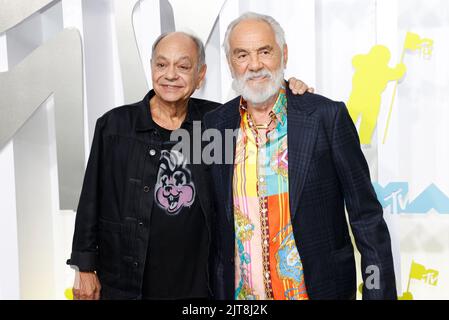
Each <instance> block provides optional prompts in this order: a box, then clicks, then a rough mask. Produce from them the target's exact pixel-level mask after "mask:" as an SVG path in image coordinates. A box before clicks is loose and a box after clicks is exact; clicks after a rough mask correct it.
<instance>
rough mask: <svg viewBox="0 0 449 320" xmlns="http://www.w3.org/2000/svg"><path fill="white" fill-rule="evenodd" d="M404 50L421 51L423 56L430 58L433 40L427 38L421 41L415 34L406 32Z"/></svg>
mask: <svg viewBox="0 0 449 320" xmlns="http://www.w3.org/2000/svg"><path fill="white" fill-rule="evenodd" d="M404 48H405V49H406V50H412V51H416V50H421V52H422V53H423V54H424V55H425V56H427V57H430V56H431V55H432V50H433V40H432V39H427V38H426V39H422V38H421V37H420V36H419V35H417V34H416V33H413V32H407V37H406V38H405V45H404Z"/></svg>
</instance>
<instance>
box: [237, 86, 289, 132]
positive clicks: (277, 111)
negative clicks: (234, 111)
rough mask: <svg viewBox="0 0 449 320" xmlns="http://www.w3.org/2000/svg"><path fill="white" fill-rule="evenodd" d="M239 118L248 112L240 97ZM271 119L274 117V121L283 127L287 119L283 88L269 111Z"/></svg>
mask: <svg viewBox="0 0 449 320" xmlns="http://www.w3.org/2000/svg"><path fill="white" fill-rule="evenodd" d="M239 109H240V116H241V117H242V119H243V117H244V115H245V114H246V112H247V111H248V104H247V102H246V100H245V99H243V97H240V108H239ZM270 116H271V117H276V120H277V121H278V122H280V123H281V125H284V123H285V121H286V119H287V95H286V90H285V87H284V86H282V87H281V89H280V91H279V94H278V98H277V100H276V103H275V104H274V106H273V108H272V109H271V111H270Z"/></svg>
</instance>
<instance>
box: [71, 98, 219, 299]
mask: <svg viewBox="0 0 449 320" xmlns="http://www.w3.org/2000/svg"><path fill="white" fill-rule="evenodd" d="M153 96H154V91H150V92H149V93H148V94H147V95H146V97H145V98H144V99H143V100H142V101H140V102H138V103H136V104H132V105H127V106H123V107H119V108H116V109H113V110H111V111H109V112H107V113H106V114H105V115H103V116H102V117H101V118H99V119H98V121H97V124H96V128H95V135H94V139H93V143H92V148H91V152H90V157H89V162H88V165H87V169H86V173H85V177H84V183H83V188H82V192H81V197H80V201H79V205H78V210H77V215H76V223H75V233H74V237H73V245H72V254H71V258H70V259H69V260H68V261H67V263H68V264H70V265H75V266H77V267H78V268H79V270H80V271H96V272H97V274H98V277H99V279H100V283H101V285H102V292H101V295H102V297H103V298H112V299H114V298H118V299H139V298H140V297H141V288H142V279H143V272H144V267H145V257H146V253H147V246H148V239H149V233H150V225H149V221H150V214H149V213H150V212H151V210H152V207H153V197H151V196H146V195H148V194H151V193H154V186H155V184H156V178H157V170H158V162H159V156H160V150H161V140H160V137H159V136H158V134H157V130H156V128H155V127H154V123H153V121H152V120H151V113H150V111H149V101H150V100H151V98H152V97H153ZM218 105H219V104H217V103H215V102H210V101H206V100H200V99H193V98H192V99H190V101H189V106H188V108H189V109H188V115H187V119H186V121H185V122H184V124H183V127H184V126H189V125H192V123H193V121H201V120H202V118H203V116H204V114H205V113H207V112H208V111H211V110H213V109H214V108H216V107H217V106H218ZM192 174H193V175H194V177H195V179H196V186H197V190H198V195H199V200H200V204H201V206H202V210H203V212H204V214H205V219H206V225H207V228H208V230H207V231H208V234H209V241H210V239H211V234H210V233H211V228H212V220H213V215H214V204H213V202H212V200H211V199H212V196H211V195H210V192H211V187H210V186H211V178H210V174H209V168H208V167H207V166H206V165H202V164H201V165H192Z"/></svg>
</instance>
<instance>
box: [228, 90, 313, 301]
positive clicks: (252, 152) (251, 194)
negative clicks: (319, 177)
mask: <svg viewBox="0 0 449 320" xmlns="http://www.w3.org/2000/svg"><path fill="white" fill-rule="evenodd" d="M240 113H241V116H242V118H241V119H242V120H241V124H240V133H239V136H238V139H237V145H236V154H235V166H234V179H233V199H234V221H235V223H234V227H235V236H236V238H235V252H236V259H235V288H236V289H235V299H237V300H253V299H257V300H259V299H260V300H269V299H276V300H305V299H308V295H307V292H306V287H305V282H304V274H303V267H302V263H301V258H300V256H299V253H298V250H297V247H296V243H295V239H294V234H293V228H292V224H291V220H290V208H289V190H288V156H287V155H288V153H287V98H286V94H285V89H282V90H281V91H280V94H279V97H278V99H277V101H276V103H275V105H274V107H273V109H272V111H271V113H270V115H271V119H272V121H271V123H270V124H269V125H268V130H267V131H266V134H265V135H264V136H263V137H261V136H260V133H261V132H260V130H259V131H258V129H257V126H255V125H254V122H253V121H252V118H251V115H250V114H249V112H247V109H246V102H245V101H244V100H243V99H242V100H241V103H240Z"/></svg>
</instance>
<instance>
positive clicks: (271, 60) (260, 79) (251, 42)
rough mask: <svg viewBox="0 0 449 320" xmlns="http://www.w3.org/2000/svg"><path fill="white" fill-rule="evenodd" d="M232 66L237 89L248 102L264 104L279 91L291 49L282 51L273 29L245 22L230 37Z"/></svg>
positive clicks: (258, 22) (285, 47)
mask: <svg viewBox="0 0 449 320" xmlns="http://www.w3.org/2000/svg"><path fill="white" fill-rule="evenodd" d="M229 44H230V51H229V57H228V59H229V64H230V67H231V72H232V75H233V78H234V84H233V86H234V89H235V90H236V91H237V92H238V93H239V94H241V95H242V96H243V98H245V99H246V100H247V101H250V102H253V103H256V104H258V103H262V102H265V101H266V100H268V99H269V98H270V97H272V96H273V95H274V94H276V93H277V92H278V90H279V89H280V87H281V85H282V81H283V77H284V72H283V71H284V68H285V63H286V62H287V46H284V48H282V49H281V48H280V47H279V45H278V44H277V42H276V36H275V33H274V31H273V29H272V28H271V26H270V25H269V24H268V23H266V22H264V21H258V20H244V21H242V22H240V23H239V24H237V25H236V26H235V28H234V29H233V30H232V33H231V34H230V38H229Z"/></svg>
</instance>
